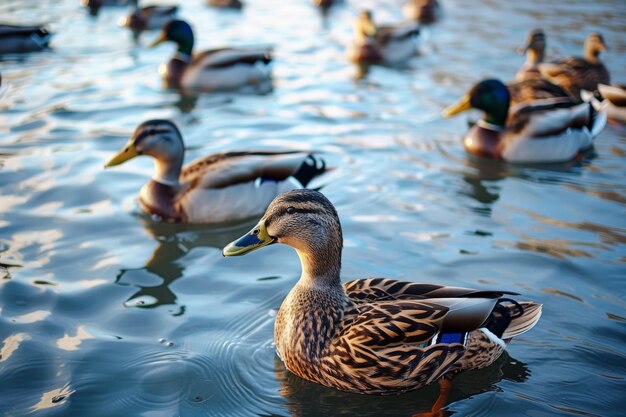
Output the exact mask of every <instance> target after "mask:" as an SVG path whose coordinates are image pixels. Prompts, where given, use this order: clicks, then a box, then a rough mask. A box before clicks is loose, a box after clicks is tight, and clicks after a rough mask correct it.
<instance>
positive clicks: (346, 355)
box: [223, 190, 541, 394]
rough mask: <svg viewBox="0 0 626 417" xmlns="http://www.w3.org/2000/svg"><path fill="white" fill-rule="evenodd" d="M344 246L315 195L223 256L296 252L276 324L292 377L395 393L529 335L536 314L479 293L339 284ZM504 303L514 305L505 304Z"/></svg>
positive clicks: (282, 210) (526, 305) (282, 203)
mask: <svg viewBox="0 0 626 417" xmlns="http://www.w3.org/2000/svg"><path fill="white" fill-rule="evenodd" d="M342 242H343V237H342V233H341V226H340V223H339V218H338V216H337V213H336V211H335V209H334V207H333V206H332V204H331V203H330V202H329V201H328V200H327V199H326V198H325V197H324V196H323V195H322V194H321V193H319V192H317V191H313V190H293V191H289V192H287V193H284V194H281V195H279V196H278V197H277V198H276V199H274V201H273V202H272V203H271V204H270V206H269V207H268V209H267V210H266V212H265V215H264V216H263V218H262V219H261V220H260V221H259V223H258V224H257V225H256V226H255V228H253V229H252V231H251V232H250V233H248V234H246V235H244V236H243V237H241V238H240V239H238V240H237V241H235V242H232V243H231V244H229V245H228V246H226V247H225V248H224V250H223V254H224V255H225V256H237V255H243V254H245V253H248V252H250V251H252V250H255V249H258V248H261V247H263V246H267V245H270V244H272V243H284V244H287V245H289V246H291V247H293V248H294V249H295V250H296V252H297V253H298V255H299V257H300V260H301V263H302V275H301V277H300V280H299V281H298V283H297V284H296V285H295V286H294V287H293V289H292V290H291V291H290V292H289V294H288V295H287V297H286V298H285V300H284V301H283V304H282V305H281V307H280V310H279V312H278V314H277V316H276V324H275V328H274V342H275V344H276V352H277V354H278V356H279V357H280V358H281V360H282V361H283V362H284V363H285V366H286V367H287V369H289V371H291V372H293V373H294V374H296V375H298V376H300V377H301V378H304V379H307V380H309V381H313V382H316V383H319V384H322V385H325V386H328V387H332V388H336V389H339V390H342V391H349V392H357V393H365V394H397V393H402V392H406V391H410V390H414V389H418V388H421V387H423V386H425V385H428V384H430V383H432V382H434V381H436V380H438V379H440V378H442V377H443V376H450V375H452V374H453V373H456V372H459V371H462V370H468V369H479V368H481V367H485V366H488V365H489V364H491V363H493V361H495V360H496V359H497V358H498V357H499V356H500V354H501V353H502V352H503V350H504V348H505V346H506V344H507V343H508V342H509V341H510V339H511V338H513V337H515V336H517V335H520V334H523V333H525V332H526V331H528V330H530V329H531V328H532V327H533V326H534V325H535V324H536V323H537V321H538V320H539V317H540V316H541V306H540V305H539V304H535V303H532V302H523V303H518V302H516V301H512V300H509V299H506V298H503V296H504V295H505V294H507V292H504V291H482V290H471V289H466V288H457V287H447V286H442V285H436V284H418V283H413V282H408V281H399V280H393V279H385V278H369V279H357V280H354V281H350V282H346V283H345V284H343V285H342V284H341V282H340V278H339V274H340V268H341V250H342ZM509 303H510V304H509Z"/></svg>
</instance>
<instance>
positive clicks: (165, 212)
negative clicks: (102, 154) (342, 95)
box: [105, 120, 326, 223]
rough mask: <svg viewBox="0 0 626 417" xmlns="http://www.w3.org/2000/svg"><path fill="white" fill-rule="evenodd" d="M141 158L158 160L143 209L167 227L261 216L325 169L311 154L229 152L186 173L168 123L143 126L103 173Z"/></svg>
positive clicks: (179, 137)
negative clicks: (285, 194) (275, 201)
mask: <svg viewBox="0 0 626 417" xmlns="http://www.w3.org/2000/svg"><path fill="white" fill-rule="evenodd" d="M139 155H148V156H151V157H152V158H154V161H155V166H156V172H155V174H154V176H153V177H152V179H151V180H150V181H149V182H148V183H147V184H145V185H144V186H143V188H142V189H141V192H140V194H139V202H140V204H141V207H142V209H143V210H144V211H145V212H147V213H149V214H155V215H157V216H159V217H161V218H162V219H164V220H166V221H169V222H189V223H222V222H226V221H234V220H241V219H245V218H248V217H251V216H255V215H259V214H261V213H263V211H264V210H265V209H266V208H267V206H268V204H269V203H270V202H271V201H272V199H273V198H274V197H276V196H277V195H278V194H279V193H281V192H284V191H287V190H292V189H294V188H302V187H306V186H307V185H308V183H309V182H310V181H311V179H313V178H314V177H316V176H318V175H320V174H322V173H323V172H324V171H325V169H326V166H325V163H324V161H323V160H321V159H320V158H319V157H316V156H313V155H311V154H310V153H304V152H297V151H285V152H271V151H258V152H244V151H241V152H228V153H220V154H213V155H209V156H206V157H204V158H200V159H198V160H196V161H194V162H192V163H190V164H188V165H187V166H185V167H183V158H184V155H185V146H184V144H183V138H182V135H181V134H180V131H179V130H178V128H177V127H176V125H175V124H174V123H172V122H171V121H169V120H148V121H146V122H143V123H142V124H140V125H139V126H138V127H137V128H136V129H135V132H134V133H133V135H132V136H131V138H130V140H129V141H128V143H127V144H126V146H124V148H123V149H122V150H121V151H120V152H119V153H118V154H117V155H115V156H114V157H113V158H111V160H109V162H107V164H106V165H105V168H108V167H112V166H116V165H120V164H122V163H124V162H126V161H128V160H129V159H132V158H134V157H136V156H139Z"/></svg>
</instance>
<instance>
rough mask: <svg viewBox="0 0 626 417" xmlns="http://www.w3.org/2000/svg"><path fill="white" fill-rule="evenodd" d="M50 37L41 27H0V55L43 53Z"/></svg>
mask: <svg viewBox="0 0 626 417" xmlns="http://www.w3.org/2000/svg"><path fill="white" fill-rule="evenodd" d="M51 37H52V34H51V33H50V32H48V30H47V29H46V28H45V27H43V26H19V25H0V54H11V53H19V52H38V51H43V50H44V49H46V48H48V43H49V42H50V38H51Z"/></svg>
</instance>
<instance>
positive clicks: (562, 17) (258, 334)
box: [0, 0, 626, 416]
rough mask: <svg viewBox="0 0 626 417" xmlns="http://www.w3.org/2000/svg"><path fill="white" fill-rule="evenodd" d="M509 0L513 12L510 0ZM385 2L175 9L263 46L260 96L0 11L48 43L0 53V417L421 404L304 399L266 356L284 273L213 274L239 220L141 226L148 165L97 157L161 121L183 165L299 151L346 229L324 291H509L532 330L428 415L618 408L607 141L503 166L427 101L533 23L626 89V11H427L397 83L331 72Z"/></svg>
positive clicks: (305, 389)
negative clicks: (190, 93)
mask: <svg viewBox="0 0 626 417" xmlns="http://www.w3.org/2000/svg"><path fill="white" fill-rule="evenodd" d="M514 3H517V4H514ZM400 5H401V1H400V0H375V1H374V0H373V1H366V0H364V1H361V2H357V1H352V0H350V1H347V2H346V3H344V4H342V5H340V6H338V7H336V8H335V9H334V10H332V11H331V12H330V13H329V14H328V16H326V18H323V17H322V16H321V15H320V14H319V12H318V11H317V10H316V9H315V8H314V7H312V6H310V4H309V2H308V1H307V0H299V1H289V2H287V1H278V0H249V1H248V5H247V7H246V8H245V9H244V10H243V11H242V12H241V13H237V12H219V11H215V10H211V9H209V8H207V7H205V6H204V3H203V2H202V1H201V0H189V1H185V2H184V4H182V11H181V15H182V16H183V17H184V18H186V19H188V20H189V21H190V22H192V24H193V26H194V27H195V30H196V35H197V46H198V47H211V46H218V45H221V44H226V43H232V44H258V43H268V44H273V45H274V46H275V51H276V61H275V64H274V74H275V83H274V85H275V89H274V91H273V93H271V94H267V95H263V96H255V95H234V94H221V95H212V96H202V97H199V98H197V99H194V98H188V97H187V98H181V97H180V96H179V95H178V94H177V93H175V92H168V91H164V90H162V89H161V82H160V79H159V76H158V74H157V71H156V70H157V67H158V65H159V64H160V63H161V62H162V61H165V60H166V59H167V58H168V57H169V55H170V54H171V53H172V49H173V45H169V46H162V47H159V48H156V49H151V50H150V49H146V48H145V44H146V43H147V42H148V41H149V40H150V39H152V38H153V37H154V36H155V34H147V35H146V36H144V37H143V38H142V39H141V41H140V44H135V43H133V42H132V39H131V36H130V34H129V33H127V32H126V31H123V30H121V29H120V28H119V27H118V23H117V22H118V20H119V18H120V17H121V16H123V15H124V13H125V10H124V9H123V8H121V9H109V10H104V11H103V12H102V13H101V15H100V16H99V17H98V18H97V19H92V18H89V17H88V16H87V15H86V13H85V11H84V10H82V9H81V8H80V7H79V6H78V0H61V1H39V0H19V1H18V0H12V1H11V0H4V1H2V2H1V3H0V16H2V18H3V19H7V20H12V21H14V22H34V21H37V22H42V21H44V22H50V26H51V27H52V29H53V30H54V31H55V32H56V33H57V34H56V36H55V37H54V39H53V42H52V45H53V51H51V52H45V53H40V54H31V55H25V56H12V57H11V56H5V57H4V58H3V59H2V61H0V71H1V72H2V87H1V88H0V111H1V113H0V132H1V135H0V190H1V197H0V262H1V263H2V267H0V392H1V393H2V394H1V395H0V414H2V415H5V416H21V415H25V414H33V415H38V416H43V415H46V416H48V415H50V416H57V415H58V416H60V415H63V416H65V415H67V416H122V415H127V416H130V415H144V416H175V415H183V416H195V415H221V416H236V415H263V416H269V415H298V416H304V415H327V416H336V415H359V416H366V415H370V416H380V415H398V416H411V415H420V414H419V413H420V412H425V411H428V410H429V409H430V407H431V406H432V404H433V403H434V401H435V400H436V398H437V393H438V392H437V387H428V388H426V389H423V390H420V391H417V392H413V393H410V394H405V395H402V396H391V397H380V396H362V395H354V394H345V393H341V392H338V391H335V390H331V389H327V388H324V387H320V386H318V385H315V384H311V383H308V382H304V381H302V380H300V379H298V378H296V377H294V376H293V375H290V374H289V373H287V372H286V371H285V369H284V368H283V367H282V365H281V364H280V362H278V361H277V360H275V355H274V348H273V345H272V339H273V335H272V329H273V316H274V314H275V312H276V310H277V309H278V307H279V306H280V303H281V301H282V299H283V298H284V296H285V295H286V294H287V292H288V291H289V289H290V288H291V287H292V286H293V285H294V283H295V282H296V280H297V278H298V276H299V262H298V259H297V256H296V255H295V254H294V253H293V251H292V250H290V249H289V248H287V247H280V246H274V247H272V248H270V249H266V250H264V251H259V252H255V253H253V254H251V255H249V256H246V257H244V258H237V259H224V258H222V256H221V253H220V248H221V247H222V246H223V245H224V244H225V243H227V242H228V241H230V240H231V239H233V238H234V237H237V236H238V235H240V234H241V233H243V232H244V231H246V230H247V228H248V227H249V226H250V223H248V224H243V225H239V226H231V227H223V228H214V227H206V226H180V225H167V224H159V223H156V222H154V221H152V220H151V219H149V218H147V217H145V216H143V215H141V214H140V213H139V211H138V209H137V207H136V205H135V197H136V195H137V192H138V190H139V188H140V187H141V185H142V184H143V183H144V182H145V181H146V180H147V178H148V177H149V176H150V175H151V173H152V165H151V161H149V160H147V159H141V158H139V159H137V160H134V161H133V162H131V163H128V164H125V165H124V166H122V167H119V168H117V169H115V170H108V171H104V170H103V169H102V166H103V163H104V162H105V160H107V159H108V157H110V156H111V155H112V154H113V152H115V151H117V150H118V149H119V148H120V147H121V145H122V144H123V143H125V141H126V140H127V138H128V136H129V135H130V133H131V131H132V130H133V128H134V127H135V126H136V125H137V124H138V123H140V122H141V121H143V120H145V119H148V118H154V117H163V118H171V119H173V120H174V121H175V122H176V123H177V124H178V125H179V126H180V128H181V130H182V132H183V134H184V136H185V140H186V143H187V147H188V154H187V160H190V159H193V158H196V157H199V156H202V155H205V154H207V153H210V152H216V151H223V150H230V149H249V148H277V147H278V148H294V149H314V150H317V151H321V152H323V153H324V155H325V158H326V159H327V160H328V161H329V162H330V163H331V164H332V165H334V166H336V167H337V169H336V170H334V171H333V172H332V173H331V174H329V175H327V176H326V177H324V178H321V179H320V180H319V181H318V183H317V184H316V185H317V186H323V190H324V192H325V194H326V195H327V196H328V197H329V198H330V199H331V200H332V201H333V203H334V204H335V205H336V206H337V209H338V211H339V214H340V216H341V220H342V223H343V226H344V236H345V238H346V241H345V250H344V269H343V276H344V279H351V278H354V277H364V276H388V277H393V278H400V279H409V280H414V281H431V282H436V283H442V284H450V285H457V286H468V287H477V288H485V289H487V288H504V289H508V290H512V291H517V292H520V293H523V294H524V298H528V299H532V300H535V301H538V302H541V303H543V304H544V315H543V318H542V319H541V322H540V323H539V325H538V326H537V327H536V328H535V329H533V330H532V332H529V333H527V334H526V335H524V336H523V337H520V338H518V339H516V340H515V342H514V343H513V344H512V345H511V346H510V349H509V354H508V355H505V357H503V358H501V360H499V361H498V362H497V363H496V364H494V365H493V366H491V367H490V368H488V369H485V370H482V371H479V372H471V373H467V374H464V375H462V376H460V377H458V378H456V379H455V380H454V386H453V389H452V393H451V395H450V398H449V402H448V406H447V408H446V413H447V414H456V415H474V416H503V415H528V416H548V415H584V416H595V415H599V416H610V415H615V416H617V415H623V408H624V406H625V405H626V403H625V400H624V392H625V388H626V384H625V381H624V378H625V377H626V358H625V356H626V355H625V349H624V345H625V342H626V327H625V326H626V305H625V301H624V297H625V288H626V286H625V284H624V278H625V277H626V273H625V272H626V270H625V262H626V246H625V245H624V244H625V243H626V221H625V205H626V182H625V178H626V164H625V163H624V157H625V155H626V129H625V128H624V127H620V126H616V125H609V126H607V128H606V129H605V130H604V132H603V133H602V134H601V136H599V137H598V138H597V139H596V149H595V152H594V153H593V154H591V155H588V156H587V157H586V158H584V159H582V160H579V161H576V162H572V163H568V164H562V165H550V166H530V167H523V166H510V165H506V164H498V163H493V162H489V161H484V160H479V159H475V158H472V157H468V156H467V155H466V154H465V153H464V151H463V150H462V148H461V144H460V137H461V135H462V133H463V132H464V130H465V129H466V127H467V119H466V118H465V117H459V118H456V119H452V120H442V119H441V118H440V116H439V112H440V111H441V109H442V107H443V106H444V105H446V104H449V103H451V102H453V101H455V100H456V99H457V98H458V97H459V96H460V95H461V94H462V93H463V92H464V91H465V90H466V89H467V88H468V87H469V86H470V85H471V84H472V83H473V82H475V81H476V80H478V79H479V78H481V77H485V76H496V77H500V78H503V79H510V78H512V76H513V74H514V73H515V71H516V70H517V68H518V67H519V66H520V65H521V64H522V61H523V57H521V56H520V55H518V54H517V53H516V47H518V46H520V45H521V43H522V42H523V39H524V37H525V36H526V33H527V31H528V30H529V29H530V28H533V27H537V26H541V27H543V28H544V29H545V30H546V32H547V35H548V42H549V47H548V50H549V55H550V56H561V55H565V54H578V53H580V50H581V45H582V42H583V40H584V38H585V36H586V35H587V33H588V32H590V31H592V30H601V31H602V32H603V34H604V36H605V39H606V40H607V43H608V46H609V48H610V51H609V52H608V53H606V54H604V55H603V59H604V61H605V62H606V64H607V66H608V67H609V69H610V70H611V72H612V75H613V78H614V81H617V82H621V83H626V78H625V77H626V74H625V73H624V68H626V37H625V36H624V35H625V33H626V3H624V2H623V1H621V0H604V1H597V2H589V1H583V0H570V1H562V2H545V1H537V0H532V1H528V2H510V1H491V0H444V1H443V7H444V10H445V17H444V19H443V20H442V21H441V22H440V23H438V24H436V25H433V26H431V27H428V28H426V29H424V31H423V37H422V40H421V49H422V55H421V56H420V57H419V58H417V59H416V60H415V61H414V62H412V64H411V66H410V68H405V69H390V68H374V69H372V70H371V71H370V72H369V73H368V74H367V75H366V77H365V78H363V79H360V80H359V79H357V71H356V70H355V68H353V67H352V66H350V65H349V64H348V63H347V62H346V60H345V53H344V45H346V43H347V42H348V40H349V39H350V36H351V28H352V19H353V17H354V15H355V13H356V11H357V9H358V8H359V7H371V8H373V9H375V10H376V16H377V17H378V19H379V20H382V21H385V20H386V21H393V20H398V19H400V18H401V12H400Z"/></svg>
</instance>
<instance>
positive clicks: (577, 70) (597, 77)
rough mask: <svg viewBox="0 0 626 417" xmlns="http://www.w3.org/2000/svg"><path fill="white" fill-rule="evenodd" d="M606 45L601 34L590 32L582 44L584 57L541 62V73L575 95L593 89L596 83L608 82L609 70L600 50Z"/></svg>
mask: <svg viewBox="0 0 626 417" xmlns="http://www.w3.org/2000/svg"><path fill="white" fill-rule="evenodd" d="M606 50H607V47H606V44H605V43H604V38H603V37H602V35H601V34H599V33H597V32H594V33H591V34H590V35H589V36H588V37H587V39H586V40H585V44H584V51H585V55H584V57H582V58H581V57H573V56H572V57H566V58H561V59H557V60H556V61H553V62H551V63H549V64H541V65H540V66H539V70H540V71H541V74H542V75H543V76H544V77H546V78H547V79H549V80H550V81H552V82H553V83H555V84H558V85H560V86H561V87H563V88H565V89H566V90H567V91H568V92H570V94H572V95H573V96H575V97H580V91H581V90H587V91H595V90H596V88H597V86H598V84H610V76H609V71H608V70H607V69H606V67H605V66H604V64H603V63H602V61H600V59H599V56H600V52H603V51H606Z"/></svg>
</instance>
